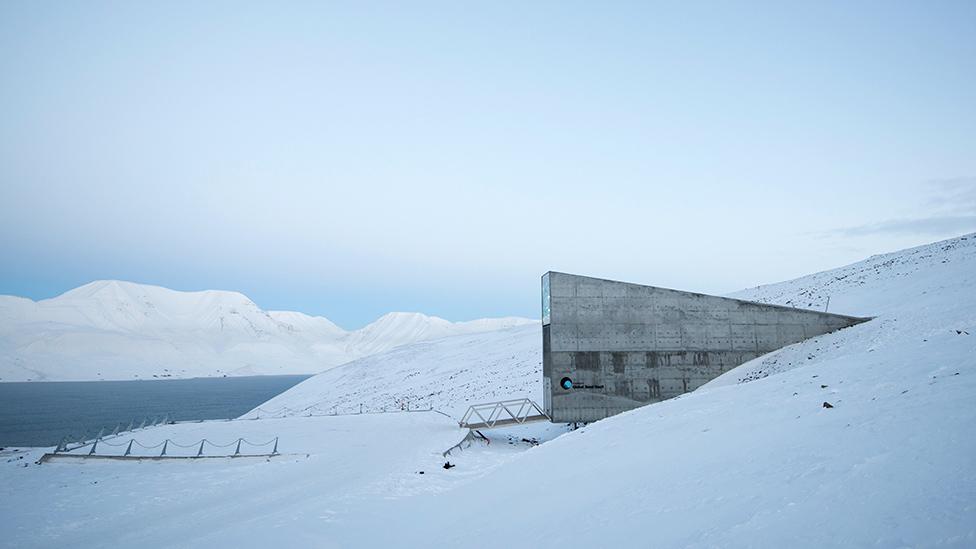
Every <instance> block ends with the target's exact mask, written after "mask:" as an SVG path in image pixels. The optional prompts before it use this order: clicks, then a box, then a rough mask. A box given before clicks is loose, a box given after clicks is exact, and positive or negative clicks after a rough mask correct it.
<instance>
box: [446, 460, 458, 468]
mask: <svg viewBox="0 0 976 549" xmlns="http://www.w3.org/2000/svg"><path fill="white" fill-rule="evenodd" d="M451 467H457V465H454V464H453V463H451V462H450V461H448V462H446V463H444V468H445V469H450V468H451Z"/></svg>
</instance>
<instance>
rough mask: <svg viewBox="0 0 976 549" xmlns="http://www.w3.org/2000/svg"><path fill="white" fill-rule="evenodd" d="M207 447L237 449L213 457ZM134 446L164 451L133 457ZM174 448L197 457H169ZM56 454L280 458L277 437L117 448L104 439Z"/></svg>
mask: <svg viewBox="0 0 976 549" xmlns="http://www.w3.org/2000/svg"><path fill="white" fill-rule="evenodd" d="M89 445H90V446H91V448H90V449H89V450H88V452H76V450H80V449H82V448H85V447H88V446H89ZM208 445H209V446H210V447H213V448H219V449H222V448H231V447H233V448H234V453H230V452H229V451H228V452H218V453H216V454H214V453H209V454H205V453H204V450H205V449H206V448H207V446H208ZM106 446H107V447H109V448H125V450H124V451H121V450H116V451H113V450H111V449H110V450H108V451H105V450H104V448H105V447H106ZM134 446H136V447H139V448H142V449H143V450H156V449H157V448H161V450H160V451H159V454H155V452H153V453H151V454H146V453H145V452H141V451H137V453H136V454H133V453H132V450H133V447H134ZM267 446H272V448H271V452H267V451H263V452H250V451H248V449H249V448H264V447H267ZM171 447H173V448H178V449H184V450H185V449H196V454H192V452H191V453H190V454H181V453H179V450H177V453H176V454H168V453H167V452H168V451H169V450H170V448H171ZM100 448H101V449H102V450H101V453H99V452H100ZM120 451H121V452H122V453H121V454H120V453H119V452H120ZM53 453H54V454H55V455H73V456H100V457H123V458H125V457H133V458H135V457H182V458H198V457H242V456H276V455H278V437H275V438H273V439H271V440H269V441H267V442H251V441H249V440H247V439H245V438H238V439H237V440H236V441H232V442H228V443H227V444H217V443H216V442H214V441H212V440H209V439H206V438H204V439H200V440H198V441H197V442H194V443H191V444H180V443H178V442H176V441H174V440H172V439H168V438H167V439H166V440H164V441H162V442H158V443H156V444H152V445H146V444H143V443H142V442H139V441H138V440H136V439H134V438H131V439H129V440H128V442H121V443H118V444H115V443H113V442H109V441H108V440H104V439H101V438H96V439H95V440H93V441H92V442H90V443H87V444H85V445H83V446H75V447H74V448H67V447H63V446H61V445H59V446H58V447H57V448H55V449H54V452H53ZM191 454H192V455H191Z"/></svg>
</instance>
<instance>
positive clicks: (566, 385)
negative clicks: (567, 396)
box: [559, 377, 573, 391]
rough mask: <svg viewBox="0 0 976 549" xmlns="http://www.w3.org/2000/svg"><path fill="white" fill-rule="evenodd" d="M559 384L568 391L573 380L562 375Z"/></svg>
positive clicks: (571, 386)
mask: <svg viewBox="0 0 976 549" xmlns="http://www.w3.org/2000/svg"><path fill="white" fill-rule="evenodd" d="M559 385H560V386H561V387H562V388H563V389H566V390H567V391H568V390H570V389H572V388H573V380H572V379H569V378H568V377H564V378H562V380H560V381H559Z"/></svg>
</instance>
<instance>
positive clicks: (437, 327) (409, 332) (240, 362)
mask: <svg viewBox="0 0 976 549" xmlns="http://www.w3.org/2000/svg"><path fill="white" fill-rule="evenodd" d="M533 323H534V321H531V320H528V319H522V318H514V317H509V318H496V319H482V320H475V321H470V322H449V321H447V320H444V319H441V318H437V317H432V316H426V315H423V314H419V313H389V314H387V315H385V316H383V317H381V318H380V319H378V320H377V321H376V322H373V323H372V324H370V325H368V326H366V327H364V328H361V329H359V330H355V331H349V332H347V331H345V330H343V329H342V328H340V327H339V326H336V325H335V324H334V323H332V322H331V321H329V320H328V319H326V318H324V317H313V316H309V315H305V314H302V313H297V312H288V311H264V310H262V309H261V308H260V307H258V306H257V305H256V304H255V303H254V302H253V301H251V300H250V299H248V298H247V297H246V296H244V295H243V294H240V293H237V292H227V291H215V290H208V291H202V292H180V291H175V290H170V289H167V288H162V287H159V286H149V285H144V284H135V283H131V282H121V281H115V280H107V281H98V282H92V283H90V284H86V285H84V286H81V287H79V288H75V289H74V290H70V291H68V292H66V293H64V294H62V295H60V296H58V297H55V298H52V299H45V300H41V301H37V302H35V301H31V300H29V299H24V298H19V297H12V296H0V381H27V380H90V379H153V378H170V377H172V378H180V377H204V376H225V375H227V376H234V375H257V374H313V373H317V372H321V371H323V370H326V369H328V368H331V367H334V366H336V365H339V364H342V363H345V362H348V361H350V360H354V359H357V358H360V357H363V356H367V355H370V354H373V353H377V352H383V351H385V350H388V349H391V348H393V347H396V346H398V345H402V344H405V343H411V342H415V341H423V340H428V339H433V338H440V337H446V336H449V335H457V334H469V333H477V332H482V331H492V330H498V329H505V328H509V327H512V326H519V325H525V324H533Z"/></svg>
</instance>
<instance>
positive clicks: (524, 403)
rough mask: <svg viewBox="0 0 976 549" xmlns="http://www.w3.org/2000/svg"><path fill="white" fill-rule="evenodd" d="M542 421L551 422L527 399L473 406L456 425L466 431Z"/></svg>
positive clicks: (540, 409) (537, 406) (536, 405)
mask: <svg viewBox="0 0 976 549" xmlns="http://www.w3.org/2000/svg"><path fill="white" fill-rule="evenodd" d="M543 420H546V421H551V419H550V418H549V416H548V415H547V414H546V413H545V412H544V411H542V408H540V407H539V405H538V404H536V403H535V402H533V401H532V400H531V399H528V398H517V399H513V400H502V401H500V402H489V403H486V404H475V405H473V406H471V407H470V408H468V411H467V412H465V413H464V416H463V417H462V418H461V421H459V422H458V424H459V425H460V426H461V427H463V428H466V429H491V428H492V427H503V426H506V425H521V424H523V423H528V422H532V421H543Z"/></svg>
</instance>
